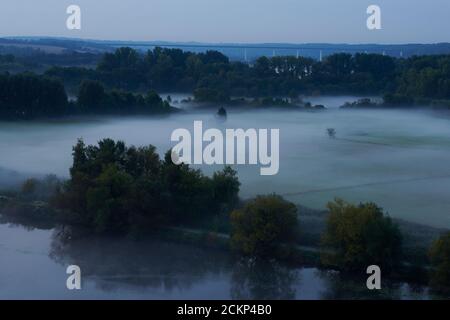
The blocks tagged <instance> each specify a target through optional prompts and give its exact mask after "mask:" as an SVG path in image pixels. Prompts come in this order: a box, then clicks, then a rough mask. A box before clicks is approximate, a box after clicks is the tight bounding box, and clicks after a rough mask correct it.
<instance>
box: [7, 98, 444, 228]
mask: <svg viewBox="0 0 450 320" xmlns="http://www.w3.org/2000/svg"><path fill="white" fill-rule="evenodd" d="M344 99H347V101H348V99H349V98H348V97H347V98H346V97H344V98H342V97H328V98H321V99H319V100H318V102H323V101H325V103H326V104H327V106H328V107H329V109H328V110H325V111H323V112H298V111H279V110H270V109H268V110H265V111H254V110H252V111H251V112H246V111H230V112H229V116H228V119H227V121H226V122H222V121H218V120H217V118H216V117H215V116H214V112H211V111H191V112H189V113H188V114H180V115H170V116H166V117H162V118H150V117H148V118H145V117H144V118H142V117H140V118H134V117H131V116H130V117H122V118H120V119H119V118H108V117H92V118H82V119H77V120H65V121H59V122H56V121H55V122H53V121H45V122H42V121H34V122H28V123H21V122H18V123H11V122H9V123H2V125H1V127H0V148H1V149H2V150H8V152H4V153H3V154H2V157H1V159H0V168H3V169H7V170H10V171H15V172H17V173H29V174H32V175H37V176H43V175H46V174H56V175H58V176H60V177H68V169H69V167H70V166H71V164H72V158H71V152H72V151H71V146H73V145H74V144H75V143H76V141H77V139H78V138H83V139H84V140H85V142H86V143H87V144H94V143H96V142H97V141H99V140H100V139H102V138H105V137H110V138H112V139H117V140H123V141H125V142H126V143H127V144H133V145H136V146H142V145H148V144H153V145H155V146H156V147H157V148H158V152H159V153H160V154H162V153H164V152H165V151H167V150H169V149H170V148H171V147H173V146H174V144H175V143H170V136H171V133H172V131H173V130H175V129H177V128H186V129H189V130H192V128H193V122H194V121H195V120H202V121H203V126H204V130H206V129H207V128H208V127H217V128H220V129H221V130H225V129H226V128H243V129H248V128H279V129H280V170H279V173H278V174H277V175H275V176H266V177H265V176H261V175H260V174H259V166H258V165H256V166H247V165H246V166H242V165H241V166H235V168H236V169H237V170H238V175H239V178H240V181H241V182H242V187H241V196H242V197H243V198H249V197H252V196H254V195H257V194H267V193H272V192H276V193H278V194H281V195H283V196H285V197H286V198H287V199H289V200H291V201H293V202H295V203H300V204H302V205H305V206H310V207H313V208H317V209H323V208H324V207H325V204H326V203H327V202H328V201H331V200H333V198H335V197H342V198H344V199H346V200H348V201H352V202H359V201H374V202H376V203H378V204H379V205H381V206H382V207H383V208H384V209H385V210H387V211H388V212H389V214H390V215H391V216H393V217H397V218H401V219H406V220H409V221H414V222H418V223H423V224H426V225H430V226H435V227H450V215H449V212H450V201H449V200H448V197H447V190H448V189H449V187H450V169H449V168H448V160H449V159H450V148H449V147H450V126H449V122H450V119H449V118H448V117H447V116H444V115H442V114H438V113H428V112H423V111H398V110H395V111H394V110H359V111H357V110H339V109H338V108H336V107H337V106H338V105H341V104H342V101H343V100H344ZM313 101H314V99H313ZM217 107H218V106H217ZM327 128H334V129H335V130H336V138H335V139H330V138H329V137H328V136H327V134H326V130H327ZM205 144H206V143H205ZM220 168H221V166H203V167H202V169H203V170H204V171H205V172H207V173H212V172H213V171H214V170H217V169H220ZM9 180H10V181H11V182H13V181H17V180H18V179H17V175H12V176H11V175H10V178H8V176H7V175H6V176H4V179H2V183H3V184H4V183H5V182H8V181H9Z"/></svg>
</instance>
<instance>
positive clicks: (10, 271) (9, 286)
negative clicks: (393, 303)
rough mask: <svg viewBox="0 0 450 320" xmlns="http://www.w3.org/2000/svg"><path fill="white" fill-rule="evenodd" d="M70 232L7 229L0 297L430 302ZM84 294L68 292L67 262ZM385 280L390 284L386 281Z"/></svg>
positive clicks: (221, 256) (163, 245)
mask: <svg viewBox="0 0 450 320" xmlns="http://www.w3.org/2000/svg"><path fill="white" fill-rule="evenodd" d="M77 237H78V234H75V233H73V231H72V230H70V229H68V228H66V229H62V228H58V229H54V230H38V229H34V230H33V229H31V228H27V229H25V228H22V227H20V226H8V225H6V224H0V257H1V264H0V288H1V289H0V298H1V299H30V298H33V299H36V298H37V299H116V298H120V299H361V298H371V299H372V298H393V299H404V298H407V299H424V298H427V297H428V294H427V292H426V291H421V289H420V288H419V289H417V288H410V287H408V286H407V285H405V284H388V283H387V284H386V286H384V287H383V289H382V290H381V291H380V292H377V293H374V292H369V291H368V290H367V289H365V280H364V281H360V282H357V281H355V280H354V279H344V278H342V277H341V276H340V275H339V274H337V273H333V272H329V271H320V270H318V269H315V268H290V267H287V266H284V265H281V264H279V263H276V262H261V261H254V260H237V261H236V260H234V259H233V258H232V257H231V256H230V255H229V254H228V253H227V252H223V251H217V250H211V249H204V248H198V247H193V246H189V245H183V244H177V243H169V242H165V241H159V240H142V241H132V240H128V239H117V238H116V239H110V238H105V237H102V238H98V237H86V235H83V236H82V237H81V238H79V239H77ZM71 264H76V265H78V266H80V267H81V271H82V290H79V291H69V290H67V289H66V287H65V284H66V279H67V275H66V273H65V271H66V268H67V266H68V265H71ZM384 283H385V282H383V284H384Z"/></svg>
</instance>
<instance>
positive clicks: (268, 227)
mask: <svg viewBox="0 0 450 320" xmlns="http://www.w3.org/2000/svg"><path fill="white" fill-rule="evenodd" d="M297 218H298V217H297V208H296V206H295V205H294V204H293V203H291V202H288V201H285V200H284V199H283V198H282V197H280V196H277V195H268V196H258V197H256V198H255V199H253V200H251V201H250V202H248V203H247V204H246V205H245V206H244V207H243V208H242V209H239V210H235V211H233V212H232V214H231V226H232V237H231V244H232V247H233V249H234V250H236V251H237V252H239V253H241V254H243V255H246V256H259V257H268V256H272V255H273V254H274V253H275V251H276V249H277V247H278V246H280V245H282V244H290V243H291V242H293V240H295V231H296V230H297V223H298V222H297Z"/></svg>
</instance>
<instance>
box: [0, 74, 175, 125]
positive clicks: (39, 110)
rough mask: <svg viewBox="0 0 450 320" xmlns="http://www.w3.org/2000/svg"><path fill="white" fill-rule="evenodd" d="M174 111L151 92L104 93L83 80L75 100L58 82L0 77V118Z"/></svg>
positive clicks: (100, 87)
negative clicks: (70, 97) (71, 98)
mask: <svg viewBox="0 0 450 320" xmlns="http://www.w3.org/2000/svg"><path fill="white" fill-rule="evenodd" d="M172 111H175V108H172V107H171V106H170V104H169V102H168V101H163V99H162V98H161V97H160V96H159V95H158V94H157V93H156V92H155V91H153V90H150V91H149V92H148V93H147V94H138V93H132V92H126V91H123V90H110V91H107V90H106V89H105V87H104V86H103V84H101V83H100V82H98V81H92V80H85V81H82V82H81V84H80V87H79V89H78V93H77V97H76V100H75V101H73V100H70V101H69V99H68V96H67V93H66V90H65V88H64V85H63V83H62V82H61V81H59V80H58V79H55V78H52V77H48V76H42V75H36V74H32V73H23V74H17V75H10V74H1V75H0V119H8V120H16V119H21V120H26V119H35V118H48V117H61V116H68V115H82V114H131V113H142V114H145V113H149V114H154V113H168V112H172Z"/></svg>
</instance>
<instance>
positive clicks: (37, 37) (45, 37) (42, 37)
mask: <svg viewBox="0 0 450 320" xmlns="http://www.w3.org/2000/svg"><path fill="white" fill-rule="evenodd" d="M1 39H4V40H27V39H30V40H62V41H86V42H107V43H110V42H113V43H120V42H125V43H127V42H128V43H136V44H139V43H151V44H153V43H177V44H194V45H195V44H202V45H203V44H205V45H250V46H256V45H333V46H335V45H344V46H371V45H373V46H408V45H442V44H450V40H449V41H441V42H399V43H392V42H386V43H384V42H237V41H230V42H208V41H195V40H187V41H181V40H164V39H155V40H127V39H105V38H81V37H65V36H49V35H21V36H14V35H13V36H1V37H0V40H1Z"/></svg>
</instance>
